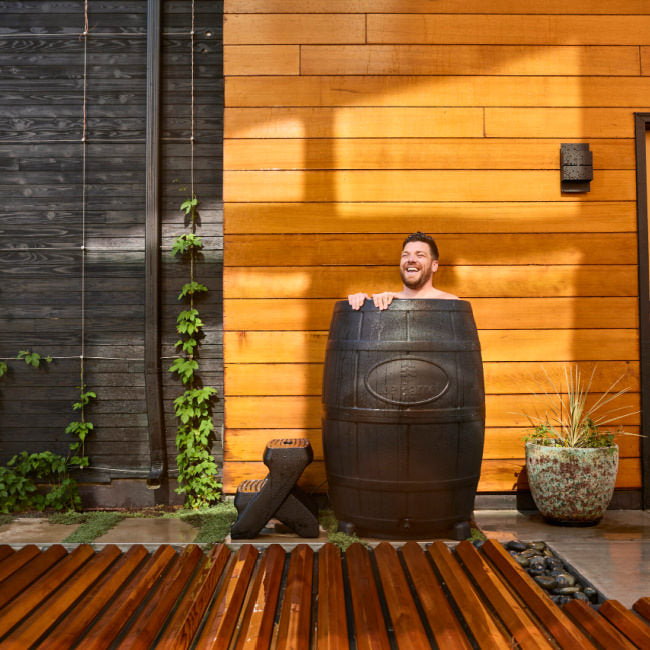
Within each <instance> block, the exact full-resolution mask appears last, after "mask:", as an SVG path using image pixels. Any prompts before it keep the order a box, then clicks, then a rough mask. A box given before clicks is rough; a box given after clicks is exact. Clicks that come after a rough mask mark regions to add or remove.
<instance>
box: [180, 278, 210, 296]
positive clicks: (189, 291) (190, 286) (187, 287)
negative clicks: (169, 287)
mask: <svg viewBox="0 0 650 650" xmlns="http://www.w3.org/2000/svg"><path fill="white" fill-rule="evenodd" d="M207 290H208V288H207V287H206V286H205V285H204V284H201V283H200V282H197V281H196V280H192V282H188V283H187V284H184V285H183V286H182V287H181V292H180V293H179V294H178V300H182V299H183V298H185V297H186V296H193V295H194V294H196V293H204V292H205V291H207Z"/></svg>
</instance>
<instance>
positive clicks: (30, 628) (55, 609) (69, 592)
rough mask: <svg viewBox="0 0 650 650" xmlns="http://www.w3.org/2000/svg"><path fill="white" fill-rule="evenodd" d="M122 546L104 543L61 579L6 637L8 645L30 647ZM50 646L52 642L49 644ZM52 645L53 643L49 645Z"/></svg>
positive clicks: (106, 566) (5, 644)
mask: <svg viewBox="0 0 650 650" xmlns="http://www.w3.org/2000/svg"><path fill="white" fill-rule="evenodd" d="M119 555H120V549H119V548H118V547H117V546H115V545H114V544H109V545H107V546H105V547H104V548H103V549H102V550H101V551H99V552H98V553H97V554H95V555H94V556H93V557H91V558H90V560H88V562H87V563H86V564H85V565H84V566H83V568H82V569H81V570H80V571H77V572H76V573H75V574H74V575H73V576H71V577H70V579H68V581H67V582H65V583H63V581H62V582H61V585H60V586H59V585H57V587H58V588H55V590H54V591H53V592H52V594H51V595H50V597H49V598H47V600H45V601H43V602H42V603H41V604H40V606H39V607H38V609H37V610H36V611H34V612H33V613H32V614H31V615H30V616H29V617H28V618H26V619H24V620H23V621H22V622H21V623H20V625H19V626H18V627H17V628H15V629H14V630H12V632H11V634H9V636H8V637H6V638H5V639H3V641H2V645H3V647H7V648H29V647H31V646H32V644H34V643H36V641H38V639H39V638H40V637H41V636H43V635H44V634H45V633H46V632H47V630H48V629H49V628H50V627H52V625H53V624H54V623H55V622H56V620H57V619H58V618H59V617H60V616H61V615H62V614H63V613H64V612H65V611H66V610H67V609H68V608H69V607H70V606H71V605H72V604H73V603H74V602H75V601H76V600H77V599H78V598H79V597H80V596H81V594H83V593H84V592H85V591H86V590H87V589H90V588H91V587H92V584H93V582H95V580H97V579H98V578H99V576H101V574H102V573H103V572H104V571H105V570H106V569H107V568H108V567H109V566H110V565H111V564H112V563H113V562H114V561H115V560H116V559H117V558H118V557H119ZM48 646H49V644H48ZM49 647H50V646H49Z"/></svg>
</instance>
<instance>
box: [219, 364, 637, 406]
mask: <svg viewBox="0 0 650 650" xmlns="http://www.w3.org/2000/svg"><path fill="white" fill-rule="evenodd" d="M565 367H566V364H565V363H563V362H543V363H542V364H540V363H530V362H521V361H520V362H486V363H484V364H483V375H484V377H485V392H486V393H487V394H488V395H503V394H505V395H516V394H521V393H524V394H526V393H531V392H539V391H540V385H546V384H547V383H548V379H547V373H548V377H550V378H551V380H552V381H553V382H554V383H555V384H557V385H566V381H565V377H564V369H565ZM578 367H579V368H580V372H581V373H582V375H583V377H584V378H585V379H586V380H589V379H590V378H591V377H592V371H593V372H594V374H593V380H592V383H591V391H593V392H597V393H600V392H605V391H606V390H608V389H610V387H611V386H612V385H613V384H614V382H616V381H617V380H620V381H619V382H618V384H617V386H618V387H619V388H627V389H628V390H630V391H632V392H638V391H639V364H638V363H637V362H631V361H601V362H597V363H593V362H589V361H583V362H580V363H579V364H578ZM322 385H323V364H322V363H313V364H302V363H289V364H287V363H229V364H226V367H225V389H224V394H225V395H226V397H230V396H233V395H320V394H321V388H322Z"/></svg>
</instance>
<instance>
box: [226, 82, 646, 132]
mask: <svg viewBox="0 0 650 650" xmlns="http://www.w3.org/2000/svg"><path fill="white" fill-rule="evenodd" d="M649 90H650V79H649V78H648V77H592V78H590V79H589V83H588V84H586V83H585V82H584V79H583V78H582V77H567V76H562V77H538V76H535V77H517V82H516V83H513V80H512V78H510V77H493V76H490V77H481V76H477V75H468V76H466V77H459V76H453V75H452V76H448V77H436V76H431V77H418V76H408V75H406V76H400V77H395V76H386V75H369V76H356V75H355V76H304V77H302V76H301V77H278V76H273V77H269V76H265V77H228V78H227V79H226V96H225V102H226V107H227V114H229V109H230V107H245V106H248V107H254V106H530V107H535V106H538V107H542V106H557V107H566V106H584V107H597V106H608V107H614V106H620V107H630V106H644V105H645V103H646V101H647V95H648V91H649ZM630 129H631V127H630ZM305 136H307V137H309V134H308V133H306V134H305ZM524 137H526V138H530V137H532V134H531V133H527V134H526V135H525V136H524ZM574 137H576V136H574ZM597 137H604V135H603V134H599V135H598V136H597ZM627 137H632V132H630V134H629V135H628V136H627Z"/></svg>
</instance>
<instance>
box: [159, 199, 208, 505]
mask: <svg viewBox="0 0 650 650" xmlns="http://www.w3.org/2000/svg"><path fill="white" fill-rule="evenodd" d="M198 205H199V201H198V199H197V198H196V197H195V196H193V197H192V198H191V199H187V200H186V201H184V202H183V203H182V204H181V210H182V211H183V212H184V213H185V216H186V217H188V218H189V226H190V230H191V232H189V233H184V234H182V235H179V236H178V237H177V238H176V241H175V243H174V245H173V247H172V255H173V256H175V257H180V258H181V259H182V260H183V261H185V262H188V263H189V272H190V277H189V282H187V283H185V284H184V285H183V286H182V288H181V292H180V294H179V295H178V299H179V300H184V301H187V302H189V305H187V308H186V309H183V310H182V311H181V312H180V313H179V314H178V317H177V319H176V331H177V332H178V334H179V335H180V338H179V339H178V341H176V344H175V347H176V349H177V350H178V353H179V356H178V357H176V358H175V359H174V360H173V362H172V364H171V366H170V368H169V371H170V372H171V373H173V374H175V375H176V376H177V377H178V378H179V379H180V380H181V382H182V383H183V385H184V386H185V391H184V392H183V394H182V395H180V396H179V397H177V398H176V399H175V400H174V413H175V415H176V418H177V420H178V429H177V433H176V449H177V451H178V454H177V457H176V463H177V465H178V488H177V492H179V493H181V494H185V499H186V504H187V505H188V506H189V507H190V508H194V509H197V508H205V507H208V506H210V505H213V504H215V503H217V502H218V500H219V497H220V496H221V483H219V481H218V467H217V464H216V462H215V460H214V458H213V456H212V454H211V453H210V446H211V442H212V439H213V436H214V425H213V423H212V403H213V402H214V399H215V398H216V390H215V389H214V388H212V387H209V386H202V385H201V382H200V380H199V377H198V371H199V361H198V349H199V345H200V338H201V335H202V331H203V321H202V320H201V318H200V317H199V311H198V309H197V308H196V306H195V304H194V297H195V296H196V295H197V294H200V293H205V292H206V291H207V290H208V288H207V287H206V286H205V285H203V284H201V283H200V282H198V281H197V280H196V278H195V262H196V260H197V258H198V255H199V252H200V250H201V248H202V247H203V243H202V241H201V238H200V237H199V236H197V235H196V226H197V216H198V213H197V210H198Z"/></svg>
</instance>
